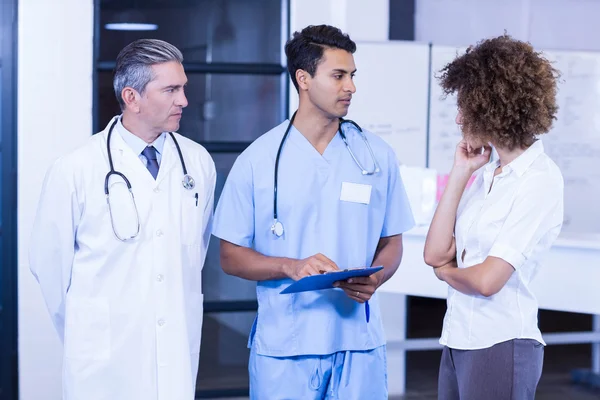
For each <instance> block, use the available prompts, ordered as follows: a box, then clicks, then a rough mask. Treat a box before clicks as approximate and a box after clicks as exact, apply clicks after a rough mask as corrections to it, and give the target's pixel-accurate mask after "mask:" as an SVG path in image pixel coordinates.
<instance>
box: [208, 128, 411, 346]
mask: <svg viewBox="0 0 600 400" xmlns="http://www.w3.org/2000/svg"><path fill="white" fill-rule="evenodd" d="M288 123H289V121H285V122H284V123H282V124H281V125H279V126H277V127H275V128H274V129H272V130H271V131H269V132H267V133H266V134H264V135H262V136H261V137H260V138H258V139H257V140H256V141H255V142H254V143H252V145H250V146H249V147H248V148H247V149H246V150H245V151H244V152H243V153H242V154H240V156H239V157H238V158H237V160H236V162H235V163H234V165H233V167H232V169H231V172H230V173H229V177H228V178H227V182H226V183H225V187H224V188H223V192H222V194H221V198H220V200H219V204H218V206H217V209H216V212H215V219H214V225H213V227H214V228H213V234H214V235H215V236H217V237H219V238H220V239H223V240H226V241H228V242H231V243H234V244H236V245H239V246H245V247H250V248H254V249H255V250H256V251H257V252H259V253H261V254H264V255H266V256H273V257H289V258H296V259H303V258H307V257H310V256H312V255H314V254H317V253H322V254H324V255H325V256H327V257H329V258H330V259H331V260H333V261H334V262H335V263H336V264H337V265H338V266H339V267H340V268H342V269H343V268H356V267H365V266H371V263H372V261H373V257H374V254H375V250H376V248H377V244H378V242H379V239H380V238H381V237H387V236H392V235H397V234H401V233H403V232H405V231H407V230H409V229H410V228H412V227H413V226H414V220H413V216H412V213H411V210H410V206H409V203H408V198H407V196H406V192H405V190H404V186H403V184H402V180H401V178H400V170H399V164H398V161H397V159H396V156H395V154H394V152H393V150H392V149H391V148H390V147H389V146H388V145H387V143H385V142H384V141H383V140H382V139H380V138H379V137H378V136H376V135H374V134H371V133H369V132H366V131H365V134H366V136H367V140H368V141H369V144H370V145H371V147H372V149H373V152H374V154H375V158H376V159H377V162H378V163H379V167H380V169H381V171H380V172H379V173H377V174H375V175H371V176H366V175H362V173H361V170H360V169H359V168H358V166H357V165H356V163H355V162H354V160H353V159H352V157H351V156H350V153H349V152H348V149H347V148H346V145H345V144H344V142H343V140H342V138H341V136H340V135H339V134H337V135H335V137H334V138H333V139H332V141H331V142H330V143H329V145H328V147H327V148H326V150H325V152H324V153H323V155H321V154H319V152H318V151H317V150H316V149H315V148H314V147H313V146H312V145H311V144H310V142H309V141H308V140H307V139H306V138H305V137H304V136H303V135H302V134H301V133H300V132H299V131H298V130H297V129H296V128H295V127H292V129H290V133H289V136H288V138H287V139H286V142H285V144H284V145H283V150H282V152H281V156H280V160H279V178H278V200H277V211H278V219H279V221H281V222H282V223H283V225H284V228H285V233H284V235H283V236H282V237H279V238H278V237H276V236H275V235H273V233H272V232H271V225H272V224H273V173H274V169H275V158H276V156H277V150H278V148H279V145H280V143H281V139H282V137H283V134H284V132H285V129H286V127H287V126H288ZM344 132H345V133H346V136H347V140H348V143H349V145H350V148H351V149H352V151H353V152H354V155H355V156H356V157H357V158H358V160H359V161H360V163H361V164H362V165H363V166H364V168H365V169H367V170H371V169H372V168H373V161H372V158H371V155H370V153H369V150H368V148H367V146H366V144H365V142H364V141H363V139H362V138H361V136H360V134H359V133H358V131H357V130H355V128H353V127H350V124H344ZM343 182H348V183H357V184H363V185H370V186H371V187H372V189H371V195H370V202H369V204H361V203H354V202H349V201H343V200H341V199H340V197H341V191H342V183H343ZM291 283H292V280H290V279H283V280H271V281H261V282H258V283H257V299H258V314H257V318H256V320H255V322H254V326H253V328H252V332H251V335H250V340H249V346H254V347H255V350H256V352H257V354H260V355H266V356H277V357H290V356H297V355H307V354H312V355H324V354H331V353H335V352H338V351H360V350H370V349H374V348H376V347H379V346H381V345H383V344H385V337H384V333H383V326H382V323H381V316H380V311H379V299H378V296H377V293H376V294H375V295H374V296H373V297H372V298H371V300H370V301H369V304H370V308H371V318H370V322H369V323H367V321H366V318H365V305H364V304H359V303H357V302H355V301H354V300H351V299H350V298H348V297H347V296H346V294H345V293H344V292H343V291H342V290H341V289H331V290H321V291H315V292H303V293H296V294H279V292H280V291H281V290H283V289H284V288H285V287H287V286H288V285H290V284H291Z"/></svg>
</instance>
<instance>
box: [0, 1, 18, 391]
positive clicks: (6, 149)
mask: <svg viewBox="0 0 600 400" xmlns="http://www.w3.org/2000/svg"><path fill="white" fill-rule="evenodd" d="M0 7H2V8H1V11H0V12H1V20H2V25H1V26H2V39H1V40H2V42H1V45H0V48H1V50H0V54H1V56H0V63H1V66H2V68H1V71H2V72H1V74H0V80H1V85H2V94H1V96H2V106H1V107H2V108H1V111H0V112H1V114H0V115H1V117H2V122H1V124H2V125H1V127H2V130H1V132H2V133H1V135H2V137H1V150H0V151H2V162H1V171H0V173H1V174H2V185H1V187H0V190H1V195H2V209H1V211H0V212H1V213H2V214H1V218H2V224H1V225H0V240H1V241H2V251H1V254H2V256H1V260H2V261H1V262H2V264H1V265H0V274H2V279H1V282H2V284H1V286H0V300H1V301H0V354H2V357H0V398H7V399H12V398H18V395H19V372H18V342H17V337H18V317H17V312H18V282H17V276H18V265H19V264H18V241H17V154H18V153H17V141H18V139H17V87H18V82H17V61H18V60H17V54H18V53H17V49H18V47H17V39H18V29H17V28H18V26H17V24H18V19H17V11H18V3H17V0H6V1H3V2H2V5H1V6H0Z"/></svg>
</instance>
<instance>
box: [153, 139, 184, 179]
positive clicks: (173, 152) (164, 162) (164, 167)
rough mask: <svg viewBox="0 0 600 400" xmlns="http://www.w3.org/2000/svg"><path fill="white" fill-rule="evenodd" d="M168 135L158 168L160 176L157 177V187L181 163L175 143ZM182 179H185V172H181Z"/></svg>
mask: <svg viewBox="0 0 600 400" xmlns="http://www.w3.org/2000/svg"><path fill="white" fill-rule="evenodd" d="M166 135H167V137H166V138H165V145H164V147H163V154H162V157H161V160H160V167H159V168H158V176H157V177H156V182H155V183H156V185H160V183H161V182H162V181H163V180H164V179H165V178H166V177H167V176H169V174H170V173H171V170H172V169H173V168H174V167H175V166H176V165H177V164H178V163H179V154H178V153H177V148H175V142H173V138H172V137H171V135H170V134H169V133H167V134H166ZM181 178H182V179H183V172H181Z"/></svg>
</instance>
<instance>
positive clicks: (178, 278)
mask: <svg viewBox="0 0 600 400" xmlns="http://www.w3.org/2000/svg"><path fill="white" fill-rule="evenodd" d="M182 59H183V58H182V56H181V52H180V51H179V50H178V49H177V48H175V47H174V46H172V45H170V44H168V43H165V42H163V41H159V40H139V41H136V42H133V43H132V44H130V45H128V46H127V47H125V48H124V49H123V50H122V51H121V53H120V54H119V57H118V58H117V66H116V69H115V77H114V88H115V93H116V95H117V99H118V101H119V103H120V104H121V109H122V111H123V114H122V115H121V116H117V117H114V118H113V119H112V120H111V121H110V123H109V124H108V126H107V127H106V129H105V130H104V131H102V132H101V133H99V134H97V135H94V136H92V137H91V138H90V140H89V141H88V142H87V143H86V144H85V145H83V146H82V147H80V148H79V149H77V150H75V151H74V152H72V153H71V154H68V155H66V156H64V157H62V158H60V159H58V160H57V161H56V162H55V163H54V165H53V166H52V167H51V168H50V170H49V171H48V173H47V176H46V180H45V182H44V186H43V189H42V194H41V198H40V203H39V208H38V212H37V216H36V220H35V226H34V228H33V232H34V233H33V237H32V239H31V249H30V267H31V271H32V272H33V274H34V275H35V277H36V278H37V280H38V281H39V284H40V287H41V289H42V292H43V295H44V298H45V301H46V304H47V306H48V310H49V312H50V315H51V317H52V320H53V322H54V325H55V326H56V329H57V331H58V333H59V336H60V338H61V339H62V340H63V343H64V368H63V398H64V399H68V400H96V399H98V400H99V399H102V400H109V399H110V400H137V399H139V400H167V399H168V400H179V399H193V398H194V394H195V384H196V375H197V372H198V358H199V352H200V337H201V330H202V300H203V298H202V297H203V296H202V287H201V286H202V278H201V271H202V266H203V263H204V259H205V256H206V249H207V246H208V240H209V237H210V224H211V221H212V215H213V196H214V188H215V179H216V172H215V166H214V163H213V161H212V159H211V157H210V156H209V154H208V153H207V151H206V150H205V149H204V148H203V147H201V146H200V145H198V144H197V143H195V142H193V141H191V140H189V139H186V138H184V137H182V136H180V135H178V134H176V133H171V132H173V131H175V130H177V129H178V128H179V121H180V118H181V114H182V110H183V108H184V107H186V106H187V99H186V97H185V94H184V86H185V84H186V82H187V78H186V75H185V73H184V70H183V67H182V64H181V63H182ZM57 140H60V138H57ZM108 150H110V151H108ZM109 171H111V172H112V173H111V174H110V175H109V176H107V173H109ZM105 180H106V183H105ZM129 188H130V190H131V193H130V191H129ZM107 193H108V201H107V195H106V194H107Z"/></svg>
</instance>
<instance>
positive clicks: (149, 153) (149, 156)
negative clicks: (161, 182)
mask: <svg viewBox="0 0 600 400" xmlns="http://www.w3.org/2000/svg"><path fill="white" fill-rule="evenodd" d="M142 155H143V156H144V157H146V160H148V162H147V163H146V168H148V171H150V174H152V177H153V178H154V179H156V175H158V159H157V158H156V149H155V148H154V146H148V147H146V148H145V149H144V151H142Z"/></svg>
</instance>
